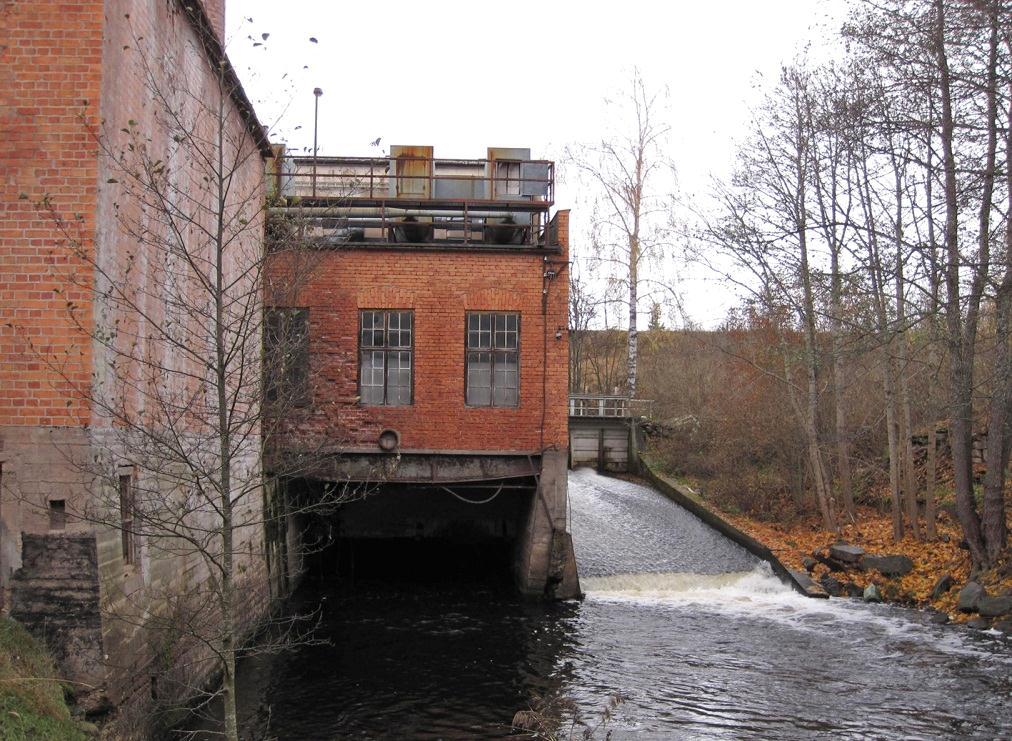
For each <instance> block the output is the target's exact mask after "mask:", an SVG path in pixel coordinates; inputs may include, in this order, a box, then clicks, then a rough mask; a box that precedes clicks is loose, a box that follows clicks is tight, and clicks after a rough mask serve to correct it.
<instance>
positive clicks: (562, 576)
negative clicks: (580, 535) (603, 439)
mask: <svg viewBox="0 0 1012 741" xmlns="http://www.w3.org/2000/svg"><path fill="white" fill-rule="evenodd" d="M567 459H568V454H567V451H566V450H565V449H564V448H563V449H562V450H549V451H545V454H544V455H543V456H542V461H541V477H540V483H539V487H538V491H536V492H535V494H534V497H533V498H532V499H531V504H530V510H529V512H528V514H527V521H526V524H525V527H524V531H523V534H522V536H521V539H520V542H519V544H518V549H517V562H516V575H517V585H518V586H519V588H520V591H521V592H523V593H524V594H529V595H532V596H533V595H544V596H547V597H550V598H556V599H569V598H572V597H576V596H578V595H579V594H580V582H579V579H578V576H577V572H576V554H575V553H574V552H573V541H572V537H571V536H570V534H569V532H568V517H569V494H568V477H567V463H568V461H567Z"/></svg>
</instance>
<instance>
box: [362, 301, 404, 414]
mask: <svg viewBox="0 0 1012 741" xmlns="http://www.w3.org/2000/svg"><path fill="white" fill-rule="evenodd" d="M413 343H414V313H413V312H410V311H374V310H367V311H363V312H361V313H360V315H359V343H358V344H359V355H360V360H359V397H360V399H361V401H362V403H363V404H375V405H380V404H385V405H387V406H405V405H408V404H410V403H411V401H412V399H411V385H412V384H411V380H412V379H411V369H412V361H413V357H412V356H413V352H412V350H413V347H414V345H413Z"/></svg>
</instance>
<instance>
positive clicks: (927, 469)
mask: <svg viewBox="0 0 1012 741" xmlns="http://www.w3.org/2000/svg"><path fill="white" fill-rule="evenodd" d="M932 411H933V409H932ZM937 449H938V423H937V422H936V421H935V418H934V415H932V417H931V426H930V427H929V428H928V459H927V461H926V463H925V464H924V533H925V536H926V537H927V539H928V540H934V539H935V538H937V537H938V530H937V519H938V512H937V511H936V506H937V505H936V503H935V501H936V500H935V487H936V486H938V453H937Z"/></svg>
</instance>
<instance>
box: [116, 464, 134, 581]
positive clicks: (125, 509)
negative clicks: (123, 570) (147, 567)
mask: <svg viewBox="0 0 1012 741" xmlns="http://www.w3.org/2000/svg"><path fill="white" fill-rule="evenodd" d="M116 488H117V491H118V494H119V523H120V556H121V557H122V558H123V563H124V564H126V565H128V566H132V565H134V564H136V563H137V560H138V559H137V556H138V548H137V533H136V532H135V530H134V522H135V520H136V512H137V486H136V483H135V482H134V476H133V474H132V473H122V472H121V473H120V474H119V475H118V476H117V483H116Z"/></svg>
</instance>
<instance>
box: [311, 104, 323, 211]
mask: <svg viewBox="0 0 1012 741" xmlns="http://www.w3.org/2000/svg"><path fill="white" fill-rule="evenodd" d="M321 95H323V90H321V89H320V88H318V87H317V88H313V96H314V97H315V98H316V100H315V101H314V103H313V198H316V127H317V122H318V121H319V120H320V96H321Z"/></svg>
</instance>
